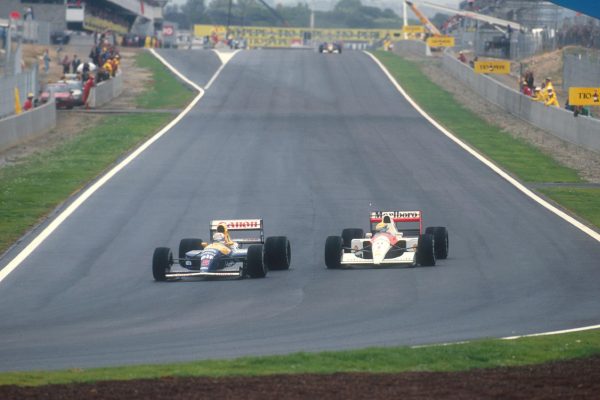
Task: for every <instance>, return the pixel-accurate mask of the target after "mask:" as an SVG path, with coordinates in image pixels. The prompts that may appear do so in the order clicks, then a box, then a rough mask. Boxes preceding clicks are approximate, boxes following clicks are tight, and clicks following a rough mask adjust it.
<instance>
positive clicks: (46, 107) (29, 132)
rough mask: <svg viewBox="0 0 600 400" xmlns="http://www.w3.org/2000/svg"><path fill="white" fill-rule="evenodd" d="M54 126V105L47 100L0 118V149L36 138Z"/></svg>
mask: <svg viewBox="0 0 600 400" xmlns="http://www.w3.org/2000/svg"><path fill="white" fill-rule="evenodd" d="M55 127H56V107H55V105H54V101H49V102H48V103H46V104H43V105H41V106H39V107H36V108H34V109H32V110H29V111H24V112H22V113H21V114H19V115H13V116H10V117H7V118H3V119H0V151H4V150H6V149H9V148H11V147H14V146H17V145H19V144H21V143H23V142H26V141H28V140H32V139H37V138H38V137H40V136H42V135H44V134H46V133H48V132H49V131H50V130H52V129H54V128H55Z"/></svg>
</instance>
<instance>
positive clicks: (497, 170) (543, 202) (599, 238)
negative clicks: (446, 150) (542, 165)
mask: <svg viewBox="0 0 600 400" xmlns="http://www.w3.org/2000/svg"><path fill="white" fill-rule="evenodd" d="M364 53H366V54H367V55H368V56H369V57H371V59H372V60H373V61H375V63H376V64H377V65H379V68H381V70H382V71H383V72H384V73H385V75H386V76H387V77H388V79H389V80H390V81H391V82H392V83H393V84H394V86H395V87H396V89H397V90H398V91H399V92H400V93H401V94H402V96H404V98H405V99H406V100H407V101H408V102H409V103H410V104H411V105H412V106H413V107H414V108H415V110H417V111H418V112H419V113H420V114H421V115H422V116H423V118H425V119H426V120H427V121H429V122H430V123H431V124H432V125H433V126H435V127H436V128H437V129H438V130H440V131H441V132H442V133H443V134H444V135H446V136H447V137H448V138H449V139H450V140H452V141H453V142H455V143H456V144H457V145H459V146H460V147H462V148H463V149H464V150H465V151H467V152H468V153H469V154H471V155H472V156H473V157H475V158H477V159H478V160H479V161H481V162H482V163H484V164H485V165H486V166H488V167H489V168H490V169H491V170H492V171H494V172H495V173H497V174H498V175H500V176H501V177H502V178H504V179H506V180H507V181H508V182H509V183H510V184H512V185H513V186H515V187H516V188H517V189H519V190H520V191H521V192H523V193H524V194H525V195H526V196H527V197H529V198H531V199H532V200H533V201H535V202H536V203H538V204H540V205H541V206H543V207H544V208H546V209H547V210H549V211H550V212H552V213H554V214H556V215H557V216H559V217H560V218H562V219H564V220H565V221H567V222H568V223H570V224H571V225H573V226H575V227H576V228H578V229H580V230H581V231H583V232H584V233H586V234H588V235H589V236H591V237H592V238H593V239H596V240H597V241H599V242H600V233H598V232H596V231H595V230H593V229H591V228H589V227H588V226H586V225H584V224H582V223H581V222H579V221H577V220H576V219H575V218H573V217H571V216H570V215H568V214H566V213H564V212H563V211H561V210H559V209H558V208H556V207H554V206H553V205H552V204H550V203H548V202H547V201H546V200H544V199H542V198H541V197H539V196H538V195H536V194H535V193H533V192H532V191H531V190H529V189H527V188H526V187H525V186H523V185H522V184H521V183H520V182H519V181H517V180H516V179H514V178H513V177H512V176H510V175H508V174H507V173H506V172H504V171H503V170H501V169H500V168H498V167H497V166H496V165H495V164H494V163H492V162H491V161H489V160H488V159H486V158H485V157H484V156H482V155H481V154H480V153H478V152H477V151H475V150H474V149H473V148H472V147H470V146H469V145H467V144H466V143H464V142H463V141H461V140H460V139H459V138H457V137H456V136H454V135H453V134H452V133H450V131H448V130H447V129H446V128H444V127H443V126H441V125H440V124H438V123H437V121H436V120H434V119H433V118H432V117H430V116H429V114H427V113H426V112H425V111H424V110H423V109H422V108H421V107H419V105H418V104H417V103H416V102H415V101H414V100H413V99H412V98H411V97H410V96H409V95H408V93H406V91H405V90H404V88H402V86H400V84H398V82H396V79H394V77H393V76H392V74H390V72H389V71H388V70H387V68H386V67H385V66H384V65H383V64H382V63H381V61H379V60H378V59H377V57H375V56H374V55H373V54H371V53H369V52H366V51H365V52H364ZM599 328H600V325H593V326H584V327H581V328H574V329H566V330H562V331H553V332H542V333H534V334H530V335H522V336H510V337H504V338H501V339H505V340H511V339H518V338H521V337H531V336H545V335H558V334H561V333H569V332H579V331H586V330H592V329H599ZM460 343H464V342H460ZM448 344H451V343H448Z"/></svg>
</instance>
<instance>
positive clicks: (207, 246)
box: [152, 219, 292, 281]
mask: <svg viewBox="0 0 600 400" xmlns="http://www.w3.org/2000/svg"><path fill="white" fill-rule="evenodd" d="M230 232H236V233H238V234H239V235H240V236H241V237H236V238H231V236H230ZM256 233H258V235H255V236H249V234H250V235H251V234H256ZM210 237H211V238H213V240H212V242H210V243H206V242H203V241H202V239H196V238H191V239H190V238H188V239H181V241H180V243H179V258H174V257H173V253H172V252H171V249H170V248H168V247H157V248H156V249H155V250H154V255H153V257H152V275H153V276H154V279H155V280H157V281H166V280H172V279H180V278H185V277H230V278H246V277H249V278H264V277H265V276H266V275H267V272H268V271H269V269H271V270H285V269H288V268H289V267H290V261H291V254H292V253H291V246H290V242H289V240H288V239H287V237H285V236H272V237H268V238H267V239H266V240H265V239H264V231H263V220H262V219H237V220H215V221H211V223H210ZM244 245H248V247H246V248H244Z"/></svg>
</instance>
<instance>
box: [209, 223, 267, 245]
mask: <svg viewBox="0 0 600 400" xmlns="http://www.w3.org/2000/svg"><path fill="white" fill-rule="evenodd" d="M222 224H223V225H225V226H226V227H227V231H229V233H230V236H231V240H233V241H234V242H237V243H240V244H263V243H264V242H265V234H264V230H263V220H262V219H216V220H213V221H210V237H211V238H212V237H213V234H214V233H215V232H216V231H217V228H218V226H219V225H222ZM233 232H239V233H242V232H243V233H242V234H241V235H233V234H232V233H233ZM253 232H259V237H256V236H250V235H249V234H251V233H253Z"/></svg>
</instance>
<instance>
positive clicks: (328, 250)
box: [325, 236, 343, 269]
mask: <svg viewBox="0 0 600 400" xmlns="http://www.w3.org/2000/svg"><path fill="white" fill-rule="evenodd" d="M342 244H343V243H342V238H341V237H339V236H329V237H328V238H327V240H326V241H325V265H326V266H327V268H329V269H336V268H340V267H341V266H342V252H343V248H342Z"/></svg>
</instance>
